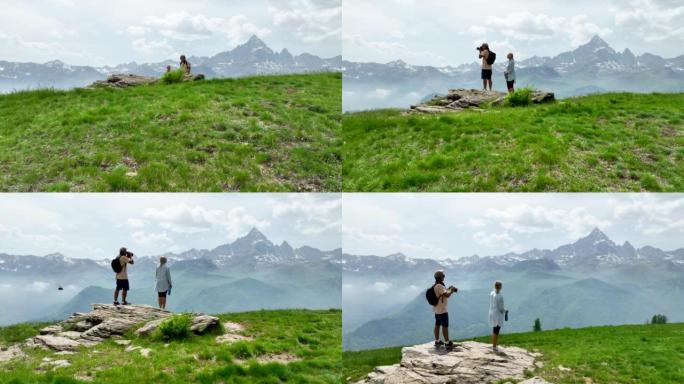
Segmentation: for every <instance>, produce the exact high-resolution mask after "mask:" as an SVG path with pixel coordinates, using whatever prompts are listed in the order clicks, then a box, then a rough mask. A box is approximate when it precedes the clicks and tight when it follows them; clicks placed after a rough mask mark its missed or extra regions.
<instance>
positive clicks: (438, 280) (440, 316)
mask: <svg viewBox="0 0 684 384" xmlns="http://www.w3.org/2000/svg"><path fill="white" fill-rule="evenodd" d="M445 277H446V276H445V275H444V271H441V270H440V271H437V272H435V285H433V286H432V289H433V290H434V293H435V296H436V297H437V304H436V305H433V306H432V311H433V312H434V313H435V329H434V333H435V348H438V347H440V346H442V345H444V346H446V348H447V350H451V349H452V348H453V347H454V343H453V342H452V341H451V340H449V308H448V300H449V297H450V296H451V295H452V294H453V293H455V292H457V291H458V289H456V287H454V286H453V285H452V286H449V288H446V287H445V286H444V278H445ZM440 326H441V327H442V335H444V342H442V341H441V340H440V339H439V327H440Z"/></svg>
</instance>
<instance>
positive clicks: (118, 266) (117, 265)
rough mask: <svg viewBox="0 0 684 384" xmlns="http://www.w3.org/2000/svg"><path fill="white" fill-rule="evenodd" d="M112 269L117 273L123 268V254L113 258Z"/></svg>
mask: <svg viewBox="0 0 684 384" xmlns="http://www.w3.org/2000/svg"><path fill="white" fill-rule="evenodd" d="M112 270H113V271H114V272H116V273H119V272H121V271H122V270H123V266H122V265H121V256H119V257H117V258H116V259H113V260H112Z"/></svg>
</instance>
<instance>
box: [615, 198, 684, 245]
mask: <svg viewBox="0 0 684 384" xmlns="http://www.w3.org/2000/svg"><path fill="white" fill-rule="evenodd" d="M612 205H613V216H614V217H615V219H616V220H619V221H623V220H630V221H633V222H635V224H636V229H637V230H639V231H641V233H643V234H644V235H648V236H652V235H660V234H666V233H675V234H676V233H684V198H677V199H661V198H659V197H657V196H655V195H636V196H633V197H632V198H631V200H629V201H620V202H617V201H613V203H612Z"/></svg>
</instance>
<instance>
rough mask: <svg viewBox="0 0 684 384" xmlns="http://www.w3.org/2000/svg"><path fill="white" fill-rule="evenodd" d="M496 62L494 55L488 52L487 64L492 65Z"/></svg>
mask: <svg viewBox="0 0 684 384" xmlns="http://www.w3.org/2000/svg"><path fill="white" fill-rule="evenodd" d="M495 61H496V53H494V52H492V51H489V55H488V56H487V64H489V65H492V64H494V62H495Z"/></svg>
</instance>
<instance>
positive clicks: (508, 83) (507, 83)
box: [506, 80, 515, 89]
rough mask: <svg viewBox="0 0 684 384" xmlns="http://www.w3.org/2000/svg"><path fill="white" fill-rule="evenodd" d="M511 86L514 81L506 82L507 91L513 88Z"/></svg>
mask: <svg viewBox="0 0 684 384" xmlns="http://www.w3.org/2000/svg"><path fill="white" fill-rule="evenodd" d="M513 84H515V80H513V81H507V82H506V86H508V89H511V88H513Z"/></svg>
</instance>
